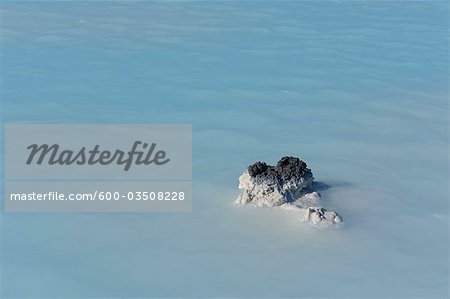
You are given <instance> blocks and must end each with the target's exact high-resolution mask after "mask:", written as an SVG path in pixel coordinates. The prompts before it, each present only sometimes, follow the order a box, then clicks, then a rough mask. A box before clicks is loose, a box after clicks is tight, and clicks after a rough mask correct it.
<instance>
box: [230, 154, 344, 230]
mask: <svg viewBox="0 0 450 299" xmlns="http://www.w3.org/2000/svg"><path fill="white" fill-rule="evenodd" d="M313 180H314V177H313V175H312V172H311V170H310V169H309V168H308V167H307V165H306V163H305V162H303V161H302V160H300V159H299V158H295V157H283V158H281V160H280V161H278V163H277V165H276V166H271V165H267V164H266V163H264V162H256V163H255V164H253V165H250V166H248V167H247V169H246V170H245V171H244V173H243V174H242V175H241V176H240V177H239V189H241V190H243V191H242V193H241V194H240V195H239V196H238V198H237V199H236V200H235V204H237V205H251V206H257V207H269V208H272V207H278V208H281V209H284V210H286V211H288V212H289V213H291V214H293V215H295V217H297V218H298V219H299V220H300V221H301V222H306V223H309V224H312V225H315V226H330V225H336V224H340V223H342V217H341V216H340V215H339V214H338V213H336V212H333V211H327V210H326V209H325V208H323V207H322V205H321V203H320V194H319V192H317V191H315V190H314V188H313Z"/></svg>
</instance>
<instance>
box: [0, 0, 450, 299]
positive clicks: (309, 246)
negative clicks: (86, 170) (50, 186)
mask: <svg viewBox="0 0 450 299" xmlns="http://www.w3.org/2000/svg"><path fill="white" fill-rule="evenodd" d="M1 10H2V12H1V18H2V20H1V22H2V24H1V38H2V39H1V101H2V120H3V123H54V124H57V123H75V124H76V123H115V124H121V123H126V124H130V123H149V124H153V123H154V124H161V123H164V124H165V123H170V124H171V123H189V124H192V125H193V139H194V140H193V142H194V143H193V177H194V181H193V186H194V199H193V212H192V213H186V214H182V213H171V214H163V213H153V214H151V213H148V214H147V213H145V214H144V213H143V214H88V213H86V214H45V213H44V214H42V213H41V214H38V213H36V214H30V213H27V214H19V213H18V214H12V213H4V212H2V214H1V223H0V224H1V237H2V238H1V249H2V252H1V254H2V255H1V269H2V277H1V282H2V284H1V285H0V288H1V295H2V297H4V298H16V297H17V298H25V297H33V298H66V297H74V298H86V297H90V298H93V297H95V298H97V297H98V298H100V297H103V298H113V297H117V298H132V297H140V298H149V297H192V298H199V297H208V298H211V297H233V298H241V297H242V298H245V297H254V298H261V297H275V298H282V297H307V298H318V297H321V298H350V297H354V298H368V297H373V298H399V297H419V298H445V297H447V296H448V294H449V293H448V292H449V289H448V282H449V243H448V241H449V221H450V218H449V213H448V204H449V186H448V182H449V170H448V165H449V164H448V162H449V157H448V153H449V122H448V117H449V107H448V96H449V93H448V82H449V75H448V74H449V73H448V54H449V53H448V50H449V46H448V13H449V9H448V3H447V2H446V1H442V2H441V1H432V2H431V1H430V2H425V1H410V2H408V1H379V2H378V1H317V2H312V1H296V2H287V1H282V2H278V1H267V2H260V1H258V2H252V1H241V2H238V1H233V2H219V1H214V2H108V3H107V2H39V3H36V2H3V3H2V4H1ZM283 155H295V156H299V157H301V158H302V159H304V160H305V161H306V162H307V163H308V165H309V167H310V168H311V169H312V171H313V173H314V175H315V177H316V180H318V181H321V182H324V183H326V184H328V185H330V188H329V189H328V190H326V191H324V192H323V194H322V195H323V201H324V205H325V206H326V207H328V208H330V209H332V210H336V211H338V212H339V213H340V214H341V215H342V216H343V217H344V220H345V226H344V227H342V228H341V229H337V230H318V229H314V228H310V227H307V226H305V225H302V224H301V223H298V222H297V221H296V220H295V219H292V218H290V217H288V216H287V215H285V214H283V213H281V212H280V211H273V210H269V209H250V208H236V207H234V206H232V204H231V203H232V201H233V200H234V199H235V197H236V196H237V195H238V194H239V191H238V190H237V179H238V176H239V175H240V173H241V172H242V171H243V170H244V169H245V167H246V166H247V165H248V164H250V163H253V162H255V161H257V160H265V161H267V162H270V163H275V162H276V161H277V160H278V159H279V158H280V157H281V156H283Z"/></svg>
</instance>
